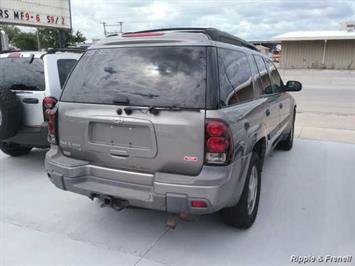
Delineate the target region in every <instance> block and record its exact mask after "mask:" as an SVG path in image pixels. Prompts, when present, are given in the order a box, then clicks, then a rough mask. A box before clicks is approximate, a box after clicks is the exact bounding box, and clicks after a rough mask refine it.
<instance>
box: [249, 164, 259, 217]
mask: <svg viewBox="0 0 355 266" xmlns="http://www.w3.org/2000/svg"><path fill="white" fill-rule="evenodd" d="M257 192H258V169H257V168H256V166H255V165H254V166H253V168H252V169H251V174H250V178H249V185H248V214H249V215H250V214H251V213H252V212H253V211H254V208H255V203H256V196H257Z"/></svg>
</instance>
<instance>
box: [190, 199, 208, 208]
mask: <svg viewBox="0 0 355 266" xmlns="http://www.w3.org/2000/svg"><path fill="white" fill-rule="evenodd" d="M191 207H192V208H207V203H206V202H205V201H202V200H193V201H191Z"/></svg>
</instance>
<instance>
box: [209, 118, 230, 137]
mask: <svg viewBox="0 0 355 266" xmlns="http://www.w3.org/2000/svg"><path fill="white" fill-rule="evenodd" d="M227 129H228V128H227V126H226V125H225V124H224V123H222V122H220V121H211V122H209V123H208V124H207V127H206V130H207V133H208V135H209V136H211V137H220V136H222V135H223V134H224V133H226V131H227Z"/></svg>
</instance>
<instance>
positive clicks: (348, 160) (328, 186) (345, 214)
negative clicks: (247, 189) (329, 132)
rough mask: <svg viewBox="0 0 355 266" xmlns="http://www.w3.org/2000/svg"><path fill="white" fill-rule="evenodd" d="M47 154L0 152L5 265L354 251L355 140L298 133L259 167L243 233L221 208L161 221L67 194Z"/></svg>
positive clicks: (279, 260) (202, 260)
mask: <svg viewBox="0 0 355 266" xmlns="http://www.w3.org/2000/svg"><path fill="white" fill-rule="evenodd" d="M44 154H45V151H41V150H36V151H34V152H32V153H31V154H30V155H29V156H26V157H22V158H16V159H15V158H10V157H6V156H5V155H4V154H0V173H1V179H0V197H1V205H0V206H1V208H0V230H1V234H0V250H1V253H0V264H1V265H15V264H16V265H19V264H31V265H41V264H42V265H48V264H53V263H56V264H68V263H72V264H81V265H84V264H85V265H89V264H90V265H120V264H124V265H152V264H154V265H159V264H163V265H165V264H166V265H181V264H189V265H199V264H238V263H239V264H249V263H250V264H251V263H262V264H283V265H284V264H286V263H288V262H289V259H290V256H291V255H300V256H307V255H315V256H318V255H319V256H321V255H327V254H331V255H339V256H340V255H353V256H355V253H354V250H355V228H354V224H355V209H354V205H355V195H354V193H353V188H354V187H355V178H354V174H353V173H354V172H355V164H354V158H355V145H352V144H343V143H334V142H320V141H310V140H300V139H297V140H296V142H295V146H294V149H293V150H292V151H291V152H280V151H277V152H275V153H273V154H272V156H271V157H269V158H268V159H267V161H266V163H265V168H264V171H263V184H262V191H261V202H260V209H259V214H258V217H257V220H256V223H255V224H254V226H253V227H252V228H251V229H250V230H248V231H239V230H236V229H234V228H231V227H227V226H225V225H223V224H222V223H221V221H220V220H219V217H218V215H208V216H203V217H200V219H198V220H197V221H192V222H179V224H178V226H177V228H176V229H175V230H172V229H167V227H166V226H165V223H166V220H167V218H168V214H165V213H162V212H156V211H150V210H142V209H126V210H124V211H122V212H116V211H114V210H112V209H108V208H103V209H101V208H100V206H99V205H98V203H96V202H91V201H90V200H88V199H86V198H84V197H81V196H78V195H74V194H71V193H68V192H63V191H60V190H58V189H57V188H55V187H54V186H53V185H52V184H51V183H50V182H49V180H48V178H47V176H46V174H45V173H44V169H43V158H44Z"/></svg>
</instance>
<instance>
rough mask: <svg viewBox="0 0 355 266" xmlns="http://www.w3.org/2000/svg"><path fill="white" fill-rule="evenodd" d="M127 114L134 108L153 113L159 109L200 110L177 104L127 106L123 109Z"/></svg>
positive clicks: (157, 112) (175, 110)
mask: <svg viewBox="0 0 355 266" xmlns="http://www.w3.org/2000/svg"><path fill="white" fill-rule="evenodd" d="M123 110H124V111H125V112H126V114H127V115H130V114H132V112H133V111H135V110H146V111H148V112H150V113H151V114H153V115H158V114H159V112H160V111H164V110H166V111H172V112H178V111H182V110H188V111H200V110H199V109H196V108H186V107H179V106H166V107H160V106H149V107H148V106H134V107H133V106H132V107H131V106H129V107H125V108H124V109H123Z"/></svg>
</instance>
